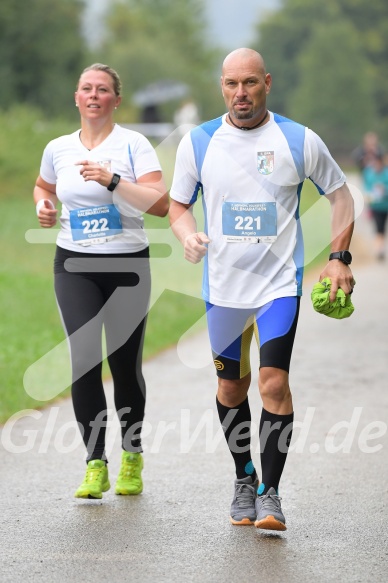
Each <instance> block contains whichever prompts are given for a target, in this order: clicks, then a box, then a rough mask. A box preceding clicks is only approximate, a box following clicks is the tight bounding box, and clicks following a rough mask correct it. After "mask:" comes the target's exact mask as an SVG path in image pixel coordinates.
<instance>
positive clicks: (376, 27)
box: [254, 0, 388, 146]
mask: <svg viewBox="0 0 388 583" xmlns="http://www.w3.org/2000/svg"><path fill="white" fill-rule="evenodd" d="M341 25H343V26H344V29H343V34H344V35H345V37H346V38H345V39H341V30H340V28H339V27H340V26H341ZM321 27H323V29H324V30H325V32H326V35H325V34H324V33H322V28H321ZM351 29H352V30H353V33H352V39H351V38H350V37H351V33H350V30H351ZM316 35H318V37H319V38H318V40H317V41H316V42H317V43H318V44H319V45H320V49H319V50H317V49H316V48H315V47H316V44H315V40H314V39H315V36H316ZM324 36H326V43H327V45H332V46H331V47H329V46H326V47H325V38H323V37H324ZM334 39H336V40H335V41H334ZM333 42H334V44H333ZM336 45H337V46H336ZM254 48H256V49H257V50H258V51H259V52H261V53H262V54H263V56H264V58H265V60H266V64H267V69H268V71H269V72H271V73H272V75H273V88H272V91H271V95H270V102H269V103H270V107H271V108H272V109H273V110H275V111H278V112H279V113H282V114H283V115H286V116H290V117H291V115H292V112H295V111H301V107H302V106H301V105H297V104H296V102H295V101H296V97H295V96H296V95H298V98H299V99H302V98H303V100H304V101H303V107H304V109H305V111H306V113H307V111H310V112H312V111H316V110H317V109H318V108H315V106H314V103H313V101H314V100H315V99H316V91H317V90H318V88H320V89H321V91H322V92H323V93H324V92H325V91H326V90H329V91H330V84H329V88H327V87H326V86H323V84H322V82H320V79H321V80H322V79H323V78H325V79H329V78H330V72H331V73H332V75H333V77H332V78H334V76H335V78H336V79H337V82H338V83H339V85H338V86H340V87H341V88H342V87H343V85H344V82H345V80H346V84H347V87H348V90H346V91H345V89H343V91H344V96H346V97H345V98H344V102H342V101H341V99H342V97H341V93H340V92H338V95H337V96H333V95H332V97H331V99H332V101H331V104H330V103H329V96H328V100H327V106H326V107H321V108H319V112H317V111H316V113H317V114H319V116H321V117H322V120H323V121H322V123H321V122H319V123H320V125H321V126H325V127H330V123H331V122H330V120H329V119H328V116H329V115H330V116H331V117H332V116H333V115H334V116H336V117H337V118H338V116H337V114H336V113H335V112H333V110H334V108H336V110H337V111H339V110H341V109H342V114H341V115H342V121H341V125H342V127H344V128H346V129H345V130H344V131H345V132H346V133H347V134H348V137H347V138H346V141H347V143H350V142H353V140H355V142H358V141H359V140H360V139H361V136H362V133H363V132H364V131H365V125H366V123H368V124H369V123H370V124H371V125H370V127H369V129H374V130H377V131H378V132H379V134H380V136H381V137H382V138H383V140H385V141H386V142H388V76H387V75H386V66H387V62H388V5H387V3H386V1H385V0H375V1H374V2H372V3H370V2H365V0H326V2H320V1H318V0H313V1H312V0H284V2H283V5H282V7H281V8H280V9H279V11H277V12H276V13H272V14H271V15H269V16H268V18H267V19H266V20H265V21H262V22H261V23H260V24H259V26H258V28H257V42H256V43H255V46H254ZM343 50H344V51H345V54H346V55H347V57H346V58H345V56H342V55H341V51H343ZM311 51H313V55H310V52H311ZM322 51H323V52H322ZM328 53H330V54H328ZM323 55H325V57H324V56H323ZM352 55H353V56H352ZM356 63H357V64H356ZM359 67H361V68H359ZM326 69H328V71H326ZM307 76H310V78H311V79H312V78H314V79H315V84H313V83H312V82H309V81H308V79H307ZM341 77H342V80H341ZM357 77H360V79H357ZM338 83H337V84H338ZM367 83H369V87H366V84H367ZM300 84H302V88H299V86H300ZM325 85H326V84H325ZM307 86H309V89H307ZM351 87H352V91H353V94H352V98H351V99H349V92H350V88H351ZM334 97H336V98H335V99H334ZM359 97H360V98H359ZM333 99H334V101H333ZM365 100H366V101H365ZM367 102H369V103H367ZM343 103H344V106H343V107H342V104H343ZM321 105H322V104H321ZM330 105H331V107H330ZM366 110H367V111H366ZM324 111H326V113H324ZM373 112H376V115H375V116H373ZM325 116H326V118H325ZM351 116H353V120H354V121H353V124H354V128H355V129H354V131H353V129H352V130H351V128H350V122H349V121H347V119H348V120H349V119H350V117H351ZM364 116H365V119H364ZM315 120H316V122H317V121H319V120H318V118H317V116H315ZM301 121H303V120H301ZM337 121H338V119H337ZM315 126H316V124H315ZM331 135H334V134H331ZM343 137H344V138H345V135H344V136H343ZM354 145H355V144H353V146H354Z"/></svg>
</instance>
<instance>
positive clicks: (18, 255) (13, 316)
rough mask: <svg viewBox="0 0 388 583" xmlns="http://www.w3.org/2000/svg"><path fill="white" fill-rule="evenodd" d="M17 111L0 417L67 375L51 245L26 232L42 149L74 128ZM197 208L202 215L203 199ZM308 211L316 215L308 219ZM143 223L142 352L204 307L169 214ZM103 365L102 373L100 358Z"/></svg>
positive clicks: (310, 229)
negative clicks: (146, 281)
mask: <svg viewBox="0 0 388 583" xmlns="http://www.w3.org/2000/svg"><path fill="white" fill-rule="evenodd" d="M16 113H17V115H16V114H14V115H3V116H2V115H1V114H0V123H2V129H3V131H2V133H1V135H0V201H1V229H0V245H1V250H2V261H1V264H0V297H1V303H0V346H1V352H0V374H1V405H0V423H1V422H4V421H5V420H6V419H7V418H8V417H9V416H10V415H12V414H13V413H15V412H18V411H20V410H23V409H26V408H36V407H39V406H42V405H45V404H46V403H47V402H48V401H47V400H46V399H47V397H48V396H57V395H58V391H56V386H57V384H58V386H60V387H61V389H64V390H63V392H61V394H60V396H63V395H67V394H68V392H69V389H68V388H66V387H67V386H68V384H69V382H70V381H69V358H68V353H67V345H66V343H65V342H64V333H63V330H62V326H61V322H60V319H59V315H58V311H57V306H56V302H55V296H54V290H53V273H52V271H53V270H52V265H53V256H54V251H55V244H54V243H52V244H41V243H40V244H32V243H28V242H27V241H26V239H25V233H26V232H27V231H28V230H29V229H38V228H39V227H38V222H37V218H36V215H35V208H34V204H33V201H32V189H33V185H34V182H35V177H36V175H37V173H38V171H39V163H40V158H41V154H42V151H43V148H44V146H45V145H46V143H47V142H48V141H49V140H50V139H51V138H53V137H55V136H57V135H60V134H61V133H65V132H69V131H73V129H74V128H70V127H68V125H67V124H66V123H65V122H58V123H56V124H46V123H45V124H43V123H42V122H40V121H39V117H38V116H37V115H36V114H33V115H32V114H27V113H26V112H25V111H24V110H18V111H17V112H16ZM157 150H158V154H159V157H160V159H161V162H162V165H163V168H164V170H165V176H166V182H167V184H168V185H170V183H171V177H172V168H173V163H174V156H175V148H174V147H173V146H171V145H163V146H160V147H158V148H157ZM318 199H319V196H318V195H317V194H315V189H314V187H313V185H312V184H311V183H309V181H307V183H306V186H305V188H304V192H303V196H302V203H303V204H302V209H303V212H304V211H306V210H308V209H309V208H312V209H313V210H310V211H309V212H307V213H306V214H305V215H304V216H305V219H303V220H302V223H304V231H305V241H306V246H307V248H309V249H310V248H311V249H315V251H321V253H320V254H318V256H317V257H314V259H313V262H312V263H311V264H310V265H309V266H308V267H311V266H313V265H316V264H318V263H320V262H322V257H323V256H327V250H324V248H323V246H324V242H325V241H327V240H328V235H329V231H328V224H329V219H328V214H329V204H328V203H327V202H326V201H321V202H320V203H319V205H317V206H315V205H314V203H315V202H316V201H317V200H318ZM197 207H198V209H197V211H196V212H197V214H198V220H199V221H200V214H201V205H197ZM309 213H310V214H313V215H314V217H313V218H312V219H311V220H309ZM146 229H147V232H148V233H149V238H150V241H151V257H152V259H151V271H152V281H153V284H152V300H151V301H152V307H151V310H150V313H149V318H148V326H147V334H146V341H145V350H144V356H145V359H148V358H151V357H152V356H154V355H155V354H157V353H158V352H160V351H161V350H163V349H165V348H167V347H169V346H172V345H174V344H175V343H176V342H177V341H178V340H179V338H180V337H181V336H182V335H183V334H185V333H186V332H187V331H188V333H191V329H192V327H193V326H194V324H195V323H196V322H197V321H198V320H199V319H200V318H201V317H202V316H203V314H204V306H203V302H202V300H201V299H200V292H201V275H202V266H201V265H200V264H199V265H192V264H190V263H188V262H187V261H185V260H184V259H183V252H182V248H181V245H180V244H179V243H178V241H177V240H176V239H175V238H174V237H173V235H172V233H171V231H170V229H168V220H167V218H166V219H159V218H157V217H151V216H148V215H147V216H146ZM315 251H314V253H313V254H312V255H315V254H316V253H315ZM46 354H47V355H48V356H47V357H46V356H45V355H46ZM42 357H44V358H43V359H42V360H40V359H41V358H42ZM35 363H38V364H35ZM32 365H33V366H32ZM103 370H104V376H105V377H107V376H108V375H109V370H108V367H107V365H106V363H105V364H104V369H103ZM26 371H29V373H31V374H30V376H28V377H26V378H27V381H28V382H27V385H26V387H27V388H28V391H26V388H25V384H24V375H25V372H26ZM31 387H32V388H31ZM58 396H59V395H58Z"/></svg>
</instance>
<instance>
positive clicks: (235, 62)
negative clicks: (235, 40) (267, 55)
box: [222, 48, 265, 75]
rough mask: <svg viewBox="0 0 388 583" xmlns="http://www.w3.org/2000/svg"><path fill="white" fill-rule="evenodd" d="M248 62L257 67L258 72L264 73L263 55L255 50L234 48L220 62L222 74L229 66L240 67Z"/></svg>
mask: <svg viewBox="0 0 388 583" xmlns="http://www.w3.org/2000/svg"><path fill="white" fill-rule="evenodd" d="M248 62H249V64H250V65H251V66H252V67H253V68H257V71H258V72H260V73H262V74H264V75H265V63H264V59H263V57H262V56H261V55H260V53H258V52H257V51H254V50H253V49H247V48H241V49H236V50H235V51H232V52H231V53H229V55H227V56H226V57H225V59H224V62H223V64H222V75H224V74H225V72H226V71H227V70H228V69H229V68H234V67H236V66H237V67H240V66H241V65H243V64H246V63H248Z"/></svg>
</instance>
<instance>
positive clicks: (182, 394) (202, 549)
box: [0, 223, 388, 583]
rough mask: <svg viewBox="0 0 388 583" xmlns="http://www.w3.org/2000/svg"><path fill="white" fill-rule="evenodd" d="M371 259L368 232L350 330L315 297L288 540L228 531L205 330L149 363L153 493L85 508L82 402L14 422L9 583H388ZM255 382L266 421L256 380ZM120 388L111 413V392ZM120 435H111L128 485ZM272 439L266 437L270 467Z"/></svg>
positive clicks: (381, 272)
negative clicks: (81, 493) (79, 431)
mask: <svg viewBox="0 0 388 583" xmlns="http://www.w3.org/2000/svg"><path fill="white" fill-rule="evenodd" d="M361 227H362V229H361V230H362V235H365V234H366V235H368V233H366V232H365V229H366V230H367V229H368V227H365V224H364V223H363V224H362V225H361ZM360 241H361V242H360ZM367 249H368V246H367V245H366V244H365V243H362V240H360V238H359V237H358V238H357V239H356V240H355V245H354V247H353V250H354V252H355V254H356V255H357V257H358V265H356V266H355V269H354V272H355V276H356V279H357V286H356V290H355V293H354V303H355V306H356V312H355V313H354V315H353V316H352V317H351V318H350V319H349V320H345V321H342V322H338V321H333V320H330V319H329V318H325V317H324V316H321V315H318V314H315V313H314V312H313V310H312V307H311V305H310V300H309V297H308V296H309V290H310V289H311V284H312V283H313V282H312V281H311V280H310V282H306V291H305V296H304V297H303V302H302V313H301V319H300V325H299V330H298V335H297V340H296V345H295V351H294V358H293V367H292V373H291V385H292V388H293V393H294V404H295V409H296V420H297V421H298V422H299V423H300V428H299V429H295V430H294V437H293V451H292V452H291V453H290V454H289V458H288V461H287V465H286V469H285V472H284V476H283V479H282V484H281V495H282V496H283V508H284V512H285V514H286V518H287V524H288V530H287V531H286V532H285V533H281V534H275V533H265V532H260V531H257V530H256V529H255V528H254V527H233V526H231V525H230V524H229V520H228V512H229V505H230V501H231V496H232V484H233V479H234V477H233V465H232V462H231V458H230V456H229V453H228V452H227V450H226V446H225V444H224V442H223V438H222V436H221V435H220V432H219V426H218V421H217V417H216V410H215V403H214V392H215V378H214V373H213V368H212V364H211V363H209V349H208V341H207V337H206V334H205V333H203V334H202V333H201V334H199V335H196V336H195V337H193V338H192V339H191V340H189V341H186V342H185V343H184V344H182V345H181V346H180V347H179V351H177V349H175V348H174V349H171V350H169V351H166V352H165V353H163V354H161V355H160V356H159V357H158V358H155V359H154V360H152V361H151V362H148V363H147V364H146V366H145V376H146V379H147V383H148V405H147V415H146V419H147V427H148V429H149V435H148V437H146V438H145V446H146V452H145V470H144V481H145V490H144V492H143V494H142V495H141V496H137V497H132V498H130V497H129V498H128V497H118V496H115V494H114V491H113V488H112V489H111V490H110V491H109V492H108V493H106V494H105V495H104V498H103V500H102V501H82V500H76V499H75V498H73V491H74V490H75V488H76V486H78V483H79V481H80V479H81V478H82V475H83V472H84V465H83V448H82V447H81V446H79V445H78V446H77V444H76V443H75V439H76V433H75V431H74V422H73V413H72V407H71V403H70V401H69V400H68V399H66V400H63V401H61V402H58V403H56V404H55V405H54V406H52V407H50V408H47V409H45V410H43V411H40V412H35V413H33V414H31V415H27V416H25V417H24V418H22V419H20V420H19V421H18V422H17V423H15V424H14V426H13V427H11V425H10V424H8V425H6V427H5V428H4V429H3V432H2V445H1V448H0V464H1V484H2V488H1V498H0V516H1V519H2V520H1V523H2V525H1V530H0V555H1V575H0V580H1V581H2V582H3V583H5V582H11V581H12V582H16V583H19V582H23V583H30V582H31V583H35V582H38V581H39V582H40V581H43V582H45V581H49V582H52V583H57V582H58V583H79V582H81V581H82V582H84V583H92V582H94V583H100V582H101V583H102V582H104V583H105V582H106V581H111V582H112V583H115V582H121V581H131V582H141V583H143V582H144V583H151V582H152V583H155V582H157V583H159V582H167V581H168V582H172V583H175V582H177V583H178V582H179V583H181V582H195V583H196V582H198V583H199V582H201V583H202V582H203V583H218V582H225V583H234V582H236V583H247V582H252V581H266V582H267V583H277V582H281V581H287V582H298V583H301V582H303V583H304V582H314V583H321V582H323V583H326V582H331V581H333V582H334V581H341V582H345V583H355V582H360V583H366V582H373V583H376V582H383V581H387V580H388V528H387V524H388V511H387V508H388V463H387V462H388V456H387V448H388V443H387V441H388V438H387V422H388V391H387V389H388V382H387V381H388V374H387V362H388V360H387V353H388V350H387V334H388V312H387V304H386V294H387V291H386V290H387V283H388V278H387V269H388V266H387V264H377V263H375V262H374V261H373V259H372V258H371V257H370V254H369V253H368V251H367ZM255 358H256V356H255V353H254V352H253V359H255ZM252 385H253V386H252V389H251V406H252V411H253V419H254V421H256V422H258V419H259V414H260V401H259V398H258V395H257V391H256V390H255V385H256V378H254V381H253V383H252ZM107 393H108V395H109V399H110V406H111V407H112V400H111V388H110V386H109V384H108V386H107ZM116 430H117V425H112V427H111V429H110V441H109V444H110V445H109V450H111V454H110V464H109V468H110V474H111V478H112V481H113V483H114V478H115V476H116V474H117V471H118V466H119V455H120V452H119V449H120V448H119V443H118V440H117V431H116ZM115 433H116V435H115ZM220 438H221V439H220ZM29 440H30V441H29ZM257 444H258V438H257V433H256V434H255V435H254V438H253V447H254V449H255V452H256V453H255V454H254V459H255V460H256V464H257V465H259V454H258V453H257ZM18 448H20V449H21V450H23V449H24V450H25V451H24V452H21V451H19V452H17V450H18ZM12 449H13V450H14V451H12ZM15 450H16V451H15ZM374 450H376V451H374Z"/></svg>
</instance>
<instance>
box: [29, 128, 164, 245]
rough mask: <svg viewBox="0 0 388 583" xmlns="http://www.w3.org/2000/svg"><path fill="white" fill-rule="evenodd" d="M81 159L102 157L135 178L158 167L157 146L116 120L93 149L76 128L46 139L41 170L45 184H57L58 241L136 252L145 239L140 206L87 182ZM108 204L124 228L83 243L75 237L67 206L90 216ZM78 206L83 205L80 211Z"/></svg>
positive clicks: (122, 173) (103, 161)
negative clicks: (82, 173) (59, 207)
mask: <svg viewBox="0 0 388 583" xmlns="http://www.w3.org/2000/svg"><path fill="white" fill-rule="evenodd" d="M82 160H89V161H93V162H100V163H101V164H103V165H106V166H107V167H108V168H110V170H111V172H113V173H116V174H119V175H120V176H121V177H122V178H123V179H124V180H127V181H129V182H136V180H137V179H138V178H140V177H141V176H143V175H145V174H148V173H149V172H155V171H160V170H161V166H160V163H159V160H158V157H157V155H156V152H155V150H154V148H153V147H152V145H151V144H150V142H149V141H148V140H147V138H145V137H144V136H143V135H142V134H140V133H138V132H135V131H132V130H128V129H125V128H123V127H121V126H119V125H117V124H116V125H115V126H114V129H113V130H112V132H111V133H110V134H109V136H108V137H107V138H106V139H105V140H104V141H103V142H102V143H101V144H99V145H98V146H97V147H96V148H93V149H92V150H91V151H89V150H88V149H87V148H86V147H85V146H84V145H83V144H82V142H81V140H80V130H77V131H76V132H74V133H72V134H69V135H66V136H61V137H59V138H56V139H54V140H52V141H51V142H49V144H48V145H47V146H46V148H45V150H44V153H43V157H42V162H41V168H40V176H41V177H42V178H43V180H45V181H46V182H48V183H49V184H56V194H57V197H58V199H59V201H60V202H61V203H62V212H61V216H60V226H61V228H60V232H59V234H58V237H57V245H58V246H60V247H62V248H64V249H69V250H72V251H79V252H87V253H101V254H106V253H134V252H137V251H141V250H142V249H145V248H146V247H147V246H148V240H147V236H146V233H145V231H144V228H143V225H144V220H143V217H142V215H143V211H140V210H139V209H136V208H135V207H133V206H131V205H130V204H129V203H128V202H127V201H126V200H125V199H123V198H122V197H120V195H119V194H118V193H116V192H115V191H113V192H110V191H109V190H108V189H107V188H106V187H105V186H101V185H100V184H98V182H94V181H87V182H85V181H84V179H83V177H82V176H81V174H80V168H81V167H80V166H79V165H77V162H80V161H82ZM109 205H114V206H115V208H116V209H117V210H118V211H119V215H120V220H121V226H122V232H121V233H120V234H118V235H116V236H115V237H114V238H112V239H110V240H107V238H106V239H104V237H101V238H99V239H98V241H103V242H97V243H96V242H95V241H96V239H91V240H90V241H89V242H87V243H86V245H85V242H83V243H80V242H77V240H74V239H75V236H74V229H73V231H72V228H71V221H70V214H71V211H75V212H76V213H77V212H78V214H81V215H82V213H84V214H85V218H86V219H87V220H89V219H91V217H93V212H94V209H95V212H96V213H97V212H98V211H99V210H101V209H102V208H103V209H109V208H111V209H112V208H113V207H109ZM79 209H85V211H81V212H80V211H79ZM106 212H108V211H106ZM73 215H74V213H73ZM95 216H97V217H100V216H103V215H100V214H96V215H95ZM87 222H88V221H86V222H85V224H86V223H87ZM89 223H92V225H90V224H89V227H88V228H89V231H90V230H92V229H93V228H94V227H93V224H94V223H96V221H94V223H93V222H92V220H89Z"/></svg>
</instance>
